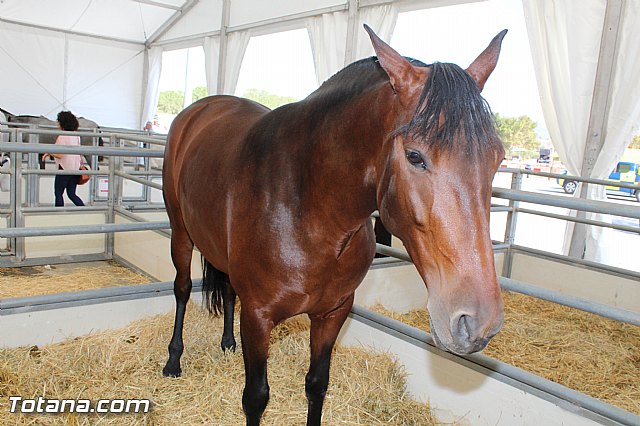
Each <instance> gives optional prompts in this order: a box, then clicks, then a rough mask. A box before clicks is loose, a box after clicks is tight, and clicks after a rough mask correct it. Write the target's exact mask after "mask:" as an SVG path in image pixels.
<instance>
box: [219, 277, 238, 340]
mask: <svg viewBox="0 0 640 426" xmlns="http://www.w3.org/2000/svg"><path fill="white" fill-rule="evenodd" d="M222 306H223V310H224V328H223V332H222V340H221V341H220V346H221V347H222V351H223V352H224V351H227V350H230V351H231V352H235V351H236V339H235V337H234V336H233V315H234V310H235V307H236V292H235V291H234V290H233V288H232V287H231V284H230V283H229V280H228V279H227V282H226V284H225V287H224V290H223V291H222Z"/></svg>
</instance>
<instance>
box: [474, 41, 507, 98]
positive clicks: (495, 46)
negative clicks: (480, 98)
mask: <svg viewBox="0 0 640 426" xmlns="http://www.w3.org/2000/svg"><path fill="white" fill-rule="evenodd" d="M505 34H507V30H502V31H500V32H499V33H498V35H497V36H495V37H494V38H493V40H491V43H489V46H487V48H486V49H484V51H483V52H482V53H481V54H480V56H478V57H477V58H476V60H475V61H473V63H472V64H471V65H469V68H467V70H466V71H467V73H469V75H470V76H471V77H473V79H474V80H475V81H476V84H477V85H478V89H480V91H482V89H483V88H484V84H485V83H486V82H487V79H488V78H489V76H490V75H491V73H492V72H493V70H494V69H495V67H496V64H497V63H498V57H499V56H500V46H502V39H503V38H504V36H505Z"/></svg>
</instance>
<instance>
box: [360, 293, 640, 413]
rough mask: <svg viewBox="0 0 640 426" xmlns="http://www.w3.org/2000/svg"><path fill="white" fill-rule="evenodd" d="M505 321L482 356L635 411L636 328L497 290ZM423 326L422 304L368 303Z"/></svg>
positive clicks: (638, 376) (639, 340) (639, 351)
mask: <svg viewBox="0 0 640 426" xmlns="http://www.w3.org/2000/svg"><path fill="white" fill-rule="evenodd" d="M503 297H504V304H505V322H504V326H503V327H502V330H501V331H500V333H498V334H497V335H496V336H495V337H494V338H493V340H492V341H491V342H490V343H489V345H488V346H487V348H485V350H484V351H483V353H484V354H485V355H488V356H491V357H493V358H496V359H499V360H500V361H503V362H506V363H508V364H511V365H514V366H516V367H519V368H522V369H523V370H526V371H529V372H531V373H534V374H537V375H539V376H541V377H544V378H546V379H548V380H551V381H554V382H556V383H559V384H561V385H564V386H567V387H569V388H572V389H575V390H577V391H579V392H582V393H584V394H586V395H590V396H592V397H594V398H598V399H600V400H602V401H604V402H606V403H608V404H611V405H614V406H616V407H619V408H622V409H624V410H627V411H629V412H631V413H634V414H636V415H640V327H637V326H633V325H630V324H625V323H621V322H617V321H613V320H610V319H607V318H603V317H600V316H598V315H594V314H590V313H588V312H584V311H580V310H577V309H572V308H569V307H566V306H562V305H558V304H555V303H551V302H547V301H544V300H540V299H536V298H534V297H530V296H525V295H522V294H518V293H512V292H503ZM372 309H373V310H374V311H376V312H378V313H382V314H383V315H387V316H389V317H392V318H394V319H397V320H399V321H402V322H404V323H406V324H409V325H411V326H413V327H416V328H419V329H422V330H426V331H429V313H428V311H427V310H426V309H424V310H414V311H410V312H407V313H404V314H399V313H396V312H392V311H389V310H387V309H384V308H383V307H382V306H380V305H378V306H375V307H374V308H372Z"/></svg>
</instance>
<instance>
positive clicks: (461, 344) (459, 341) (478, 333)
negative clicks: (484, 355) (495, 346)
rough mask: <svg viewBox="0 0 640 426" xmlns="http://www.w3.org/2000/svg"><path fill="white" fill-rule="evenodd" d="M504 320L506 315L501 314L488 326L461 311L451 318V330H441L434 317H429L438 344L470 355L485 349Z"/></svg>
mask: <svg viewBox="0 0 640 426" xmlns="http://www.w3.org/2000/svg"><path fill="white" fill-rule="evenodd" d="M503 321H504V317H503V315H500V317H499V318H498V319H497V321H495V324H494V325H492V326H490V327H488V328H487V327H486V326H482V325H480V323H479V321H478V320H477V317H475V316H473V315H469V314H464V313H460V314H457V315H454V316H453V318H452V319H451V322H450V325H449V330H443V331H442V332H439V331H438V327H437V326H436V324H434V321H433V319H432V318H430V319H429V323H430V326H431V334H432V336H433V340H434V342H435V344H436V346H437V347H438V348H439V349H443V350H446V351H449V352H453V353H454V354H457V355H468V354H472V353H474V352H479V351H481V350H483V349H484V348H485V347H486V346H487V344H489V341H490V340H491V339H492V338H493V336H495V335H496V334H497V333H498V332H499V331H500V328H502V323H503Z"/></svg>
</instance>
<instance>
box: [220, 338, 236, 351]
mask: <svg viewBox="0 0 640 426" xmlns="http://www.w3.org/2000/svg"><path fill="white" fill-rule="evenodd" d="M220 347H221V348H222V352H227V351H229V352H232V353H233V352H235V351H236V341H235V340H232V341H231V342H225V341H224V340H223V341H222V342H221V343H220Z"/></svg>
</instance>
